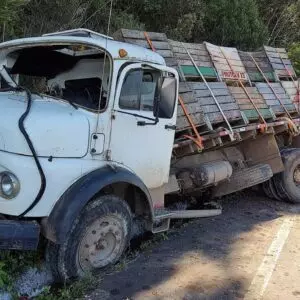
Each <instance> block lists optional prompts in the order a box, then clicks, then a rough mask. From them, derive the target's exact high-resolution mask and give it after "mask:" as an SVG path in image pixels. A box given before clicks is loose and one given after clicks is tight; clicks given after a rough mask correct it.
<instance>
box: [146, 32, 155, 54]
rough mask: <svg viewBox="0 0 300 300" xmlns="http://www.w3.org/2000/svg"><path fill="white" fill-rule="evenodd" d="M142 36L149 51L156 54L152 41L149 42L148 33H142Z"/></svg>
mask: <svg viewBox="0 0 300 300" xmlns="http://www.w3.org/2000/svg"><path fill="white" fill-rule="evenodd" d="M144 36H145V39H146V40H147V43H148V45H149V47H150V49H151V50H152V51H153V52H156V49H155V48H154V46H153V43H152V41H151V39H150V37H149V35H148V33H147V32H146V31H144Z"/></svg>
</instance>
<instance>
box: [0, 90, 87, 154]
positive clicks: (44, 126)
mask: <svg viewBox="0 0 300 300" xmlns="http://www.w3.org/2000/svg"><path fill="white" fill-rule="evenodd" d="M27 103H28V102H27V97H26V94H25V93H24V92H2V93H0V151H5V152H9V153H15V154H21V155H28V156H31V155H32V153H31V150H30V149H29V147H28V144H27V141H26V139H25V138H24V136H23V134H22V133H21V131H20V129H19V120H20V117H21V116H22V114H23V113H24V112H25V110H26V108H27ZM24 127H25V130H26V132H27V133H28V135H29V137H30V139H31V141H32V143H33V145H34V148H35V150H36V152H37V155H38V156H40V157H67V158H80V157H83V156H85V155H86V154H87V152H88V146H89V138H90V125H89V120H88V118H87V117H86V115H85V113H84V111H83V110H81V109H78V110H77V109H75V108H74V107H73V106H71V105H70V104H69V103H67V102H64V101H62V100H59V99H54V98H52V97H46V96H38V95H32V105H31V109H30V112H29V114H28V117H27V118H26V120H25V122H24Z"/></svg>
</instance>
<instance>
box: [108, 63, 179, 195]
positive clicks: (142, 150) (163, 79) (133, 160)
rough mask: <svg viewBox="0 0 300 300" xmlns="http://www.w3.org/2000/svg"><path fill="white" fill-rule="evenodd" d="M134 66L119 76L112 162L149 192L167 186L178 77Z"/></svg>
mask: <svg viewBox="0 0 300 300" xmlns="http://www.w3.org/2000/svg"><path fill="white" fill-rule="evenodd" d="M147 66H148V67H145V66H143V65H142V64H131V65H129V66H127V67H125V68H124V69H123V70H122V71H121V73H120V74H119V80H118V83H117V90H116V96H115V102H114V111H113V118H112V132H111V140H110V147H109V149H110V153H111V160H112V161H116V162H119V163H121V164H124V166H126V167H127V168H129V169H131V170H132V171H133V172H134V173H135V174H137V175H138V176H139V177H140V178H141V179H142V180H143V181H144V183H145V184H146V186H147V187H148V188H149V189H152V188H158V187H160V186H162V185H163V184H164V183H166V182H168V177H169V169H170V160H171V154H172V148H173V142H174V134H175V125H176V115H177V105H176V104H177V96H178V75H177V73H176V71H174V70H173V69H171V68H168V67H165V66H159V67H157V66H156V65H155V66H154V65H153V68H152V67H150V65H147Z"/></svg>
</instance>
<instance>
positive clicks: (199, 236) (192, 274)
mask: <svg viewBox="0 0 300 300" xmlns="http://www.w3.org/2000/svg"><path fill="white" fill-rule="evenodd" d="M223 207H224V208H223V214H222V215H221V216H217V217H213V218H207V219H197V220H193V221H191V222H189V223H186V224H184V225H183V226H182V227H181V228H180V229H178V230H173V231H171V233H170V234H169V237H168V239H167V240H165V241H162V242H161V243H160V244H159V245H155V246H154V247H152V248H151V247H150V249H148V250H146V251H144V252H143V253H141V254H140V255H139V257H138V258H137V259H136V260H135V261H134V262H132V263H129V264H128V265H127V266H125V268H124V270H122V271H120V272H118V273H114V274H112V275H109V276H105V277H104V278H103V281H102V283H101V286H100V287H99V289H100V290H105V291H107V292H108V293H109V298H107V299H136V298H139V299H157V300H160V299H185V300H194V299H238V298H241V297H242V296H243V294H244V293H245V291H246V289H245V287H247V286H248V285H249V282H248V281H247V280H246V279H245V278H240V277H243V276H238V277H237V275H236V274H243V272H246V271H247V270H241V271H240V272H238V273H236V270H235V268H238V261H237V262H234V261H233V257H231V255H232V252H233V247H234V245H235V244H236V243H238V242H239V241H240V240H242V239H243V238H244V234H246V233H247V232H250V231H252V230H253V229H254V228H261V229H263V228H264V227H265V226H268V222H270V221H272V220H275V219H277V218H279V217H281V216H282V215H285V214H289V213H295V211H300V209H299V208H298V207H296V210H295V206H294V207H292V206H290V205H288V204H285V203H281V202H275V201H272V200H268V199H266V198H262V197H261V196H255V195H253V197H250V199H249V198H248V199H240V201H225V203H224V204H223ZM293 210H294V211H293ZM262 235H263V233H262ZM262 239H263V236H262ZM242 242H243V243H247V241H242ZM257 247H260V245H257ZM248 255H249V254H248ZM243 259H249V260H251V256H249V258H247V257H246V258H245V257H244V258H243ZM224 278H225V279H224ZM180 285H182V286H180ZM174 293H175V294H174ZM93 295H95V294H94V293H92V294H91V296H90V299H98V298H97V297H95V296H93Z"/></svg>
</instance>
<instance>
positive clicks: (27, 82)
mask: <svg viewBox="0 0 300 300" xmlns="http://www.w3.org/2000/svg"><path fill="white" fill-rule="evenodd" d="M0 51H1V53H0V56H1V78H2V83H1V84H2V86H1V91H0V99H1V101H0V179H1V180H0V182H1V188H0V213H1V214H2V215H3V221H1V222H0V231H1V234H0V235H1V238H0V246H1V248H12V249H31V248H34V247H35V246H36V244H37V242H38V235H39V231H40V228H41V231H42V233H43V234H44V236H45V237H46V238H47V239H49V244H50V245H49V248H51V249H49V251H48V253H50V254H49V256H50V257H51V258H50V259H51V260H56V264H55V263H54V262H53V261H52V266H54V267H53V268H55V265H56V267H57V268H59V269H60V270H63V269H65V270H67V271H66V274H62V273H59V276H61V277H65V278H69V277H73V276H78V275H80V272H82V271H83V270H86V269H88V270H89V269H91V267H92V268H99V267H101V266H105V265H107V264H109V263H112V262H115V261H117V260H118V258H119V257H120V255H121V254H122V253H123V251H124V249H125V248H126V246H127V244H128V241H129V238H130V235H131V233H130V232H131V227H132V219H133V217H137V218H138V217H142V218H143V219H145V220H146V223H147V224H146V226H147V227H148V229H149V230H151V229H152V224H153V220H154V207H155V205H154V203H153V202H152V197H151V190H155V189H156V188H159V187H161V186H163V185H164V184H165V183H167V182H168V178H169V164H170V159H171V153H172V147H173V141H174V132H175V131H174V129H175V124H176V109H177V105H176V103H177V102H176V101H177V96H178V75H177V72H176V71H175V70H174V69H171V68H169V67H166V66H165V63H164V59H163V58H162V57H161V56H160V55H158V54H155V53H153V52H151V51H145V50H144V49H143V48H141V47H137V46H134V45H130V44H125V43H121V42H116V41H114V40H112V39H111V38H109V37H106V36H102V35H100V34H97V33H94V32H91V31H89V30H74V31H69V32H62V33H57V34H56V33H54V34H49V35H45V36H43V37H38V38H26V39H20V40H14V41H10V42H6V43H3V44H2V45H1V49H0ZM79 216H80V218H79ZM101 217H102V218H101ZM87 228H89V229H88V230H89V232H86V229H87ZM12 233H15V235H14V237H13V235H12ZM74 243H75V244H76V245H75V244H74ZM65 247H67V249H64V248H65ZM74 247H75V248H76V253H75V254H74V255H73V254H71V253H70V250H72V249H74V250H75V248H74ZM100 249H101V251H100ZM66 250H67V251H66ZM55 251H57V253H56V254H53V252H55ZM98 252H99V253H100V252H101V253H100V254H99V253H98ZM67 260H71V262H72V264H73V263H75V264H76V266H77V267H76V268H73V267H72V266H71V265H70V264H69V261H67ZM57 265H59V266H57ZM65 265H66V266H65Z"/></svg>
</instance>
